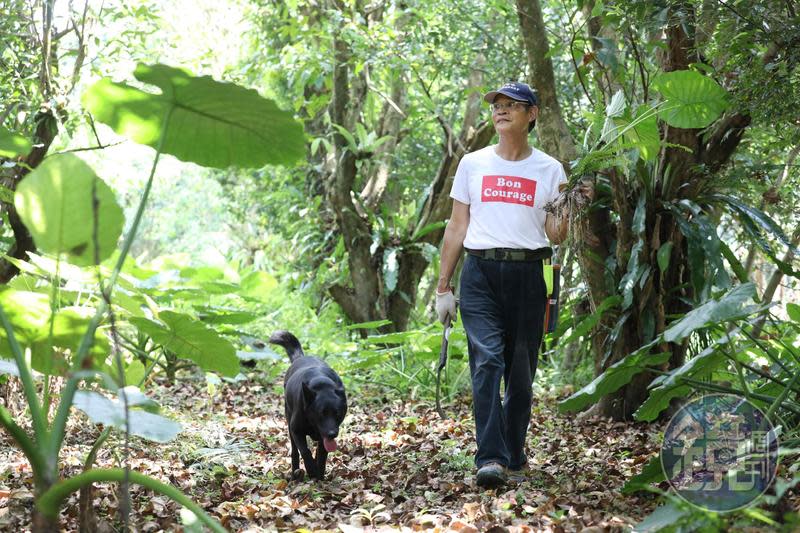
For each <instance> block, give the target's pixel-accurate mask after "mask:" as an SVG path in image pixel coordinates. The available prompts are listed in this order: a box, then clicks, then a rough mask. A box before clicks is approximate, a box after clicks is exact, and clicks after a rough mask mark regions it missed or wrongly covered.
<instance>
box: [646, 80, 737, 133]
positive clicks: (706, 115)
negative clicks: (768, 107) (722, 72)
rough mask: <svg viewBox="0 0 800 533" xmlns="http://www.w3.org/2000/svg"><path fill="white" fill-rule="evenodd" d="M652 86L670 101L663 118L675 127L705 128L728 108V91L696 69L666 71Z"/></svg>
mask: <svg viewBox="0 0 800 533" xmlns="http://www.w3.org/2000/svg"><path fill="white" fill-rule="evenodd" d="M652 86H653V88H654V89H655V90H657V91H658V92H660V93H661V95H662V96H663V97H664V98H665V99H666V100H667V101H666V104H665V105H664V111H663V112H662V114H661V117H662V118H663V119H664V122H666V123H667V124H669V125H670V126H673V127H675V128H705V127H706V126H708V125H710V124H711V123H712V122H714V121H715V120H716V119H717V118H718V117H719V116H720V115H721V114H722V112H723V111H725V109H726V108H727V107H728V97H727V96H728V93H727V92H726V91H725V89H723V88H722V87H720V85H719V84H718V83H717V82H716V81H714V80H712V79H711V78H709V77H707V76H703V75H702V74H699V73H697V72H695V71H693V70H676V71H673V72H665V73H663V74H661V75H659V76H658V77H657V78H656V79H655V80H653V85H652Z"/></svg>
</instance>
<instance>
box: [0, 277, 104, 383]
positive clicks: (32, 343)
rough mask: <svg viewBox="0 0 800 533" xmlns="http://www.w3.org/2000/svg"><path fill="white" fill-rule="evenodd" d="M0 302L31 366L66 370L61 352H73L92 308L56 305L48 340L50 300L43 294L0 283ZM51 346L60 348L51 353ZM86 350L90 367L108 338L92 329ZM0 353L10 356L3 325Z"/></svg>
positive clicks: (97, 361) (98, 364)
mask: <svg viewBox="0 0 800 533" xmlns="http://www.w3.org/2000/svg"><path fill="white" fill-rule="evenodd" d="M0 305H2V306H3V310H4V311H5V313H6V315H7V316H8V319H9V321H10V322H11V324H12V326H13V328H14V335H15V336H16V338H17V341H18V342H19V343H20V346H21V347H22V348H23V349H26V348H28V349H30V351H31V366H32V367H33V368H34V369H35V370H38V371H40V372H45V371H47V372H48V373H58V374H62V375H63V374H64V373H66V371H67V367H68V365H67V362H66V361H65V360H64V359H63V357H62V355H61V353H63V352H64V351H65V350H69V351H70V353H75V352H76V351H77V350H78V346H79V345H80V342H81V340H82V338H83V335H84V333H85V332H86V329H87V327H88V326H89V322H90V320H91V317H92V316H93V314H94V313H93V311H94V310H93V309H90V308H86V307H65V308H63V309H60V310H59V311H58V313H57V314H56V316H55V317H54V319H53V336H52V343H51V337H50V313H51V311H50V301H49V299H48V297H47V295H46V294H42V293H38V292H29V291H17V290H14V289H10V288H7V287H4V288H2V289H0ZM53 347H56V348H60V350H59V351H58V355H56V354H54V352H53V350H52V348H53ZM89 353H90V354H91V355H92V359H91V360H92V361H93V362H94V363H95V364H94V367H95V368H99V367H101V366H102V363H103V362H104V361H105V359H106V357H107V355H108V353H109V345H108V338H107V337H106V335H105V334H104V333H103V332H102V331H101V330H98V331H96V332H95V336H94V342H93V343H92V347H91V348H90V351H89ZM0 357H2V358H7V359H11V358H13V355H12V352H11V347H10V346H9V344H8V337H7V336H6V332H5V330H4V329H3V328H0Z"/></svg>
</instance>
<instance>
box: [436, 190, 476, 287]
mask: <svg viewBox="0 0 800 533" xmlns="http://www.w3.org/2000/svg"><path fill="white" fill-rule="evenodd" d="M468 225H469V205H467V204H464V203H461V202H459V201H458V200H453V211H452V212H451V214H450V221H449V222H448V223H447V227H446V228H445V230H444V242H443V244H442V255H441V261H440V263H439V283H438V284H437V285H436V292H438V293H440V294H441V293H443V292H446V291H448V290H450V278H451V277H453V271H454V270H455V269H456V264H458V259H459V258H460V257H461V251H462V250H463V247H464V238H465V237H466V236H467V226H468Z"/></svg>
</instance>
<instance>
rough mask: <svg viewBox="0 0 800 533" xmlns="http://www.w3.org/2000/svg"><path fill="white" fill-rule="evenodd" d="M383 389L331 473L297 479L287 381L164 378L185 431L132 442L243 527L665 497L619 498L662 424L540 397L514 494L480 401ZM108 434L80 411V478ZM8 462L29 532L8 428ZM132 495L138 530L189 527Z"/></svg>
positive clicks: (592, 517)
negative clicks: (478, 442) (616, 419)
mask: <svg viewBox="0 0 800 533" xmlns="http://www.w3.org/2000/svg"><path fill="white" fill-rule="evenodd" d="M377 394H378V393H377V392H375V391H374V390H370V391H362V398H363V396H368V397H370V400H369V401H364V400H363V399H361V398H359V397H357V396H356V395H354V394H351V395H350V410H349V412H348V415H347V418H346V419H345V423H344V425H343V427H342V431H341V433H340V438H339V439H338V441H339V450H338V451H337V452H335V453H332V454H331V455H330V456H329V462H328V478H327V479H326V480H325V481H323V482H321V483H315V482H309V481H303V482H288V481H287V477H288V472H289V466H290V458H289V444H288V435H287V431H286V428H285V422H284V418H283V399H282V397H281V396H280V394H279V392H278V391H276V390H275V387H273V386H272V385H265V384H263V383H262V384H259V383H257V382H255V381H253V380H248V381H244V382H239V383H234V384H229V385H226V386H224V387H222V388H221V390H220V391H219V392H218V393H217V394H216V395H214V396H213V397H209V395H208V392H207V390H206V384H205V382H204V381H202V380H182V381H180V382H179V383H178V384H176V385H173V386H168V384H167V383H164V382H161V383H159V384H157V385H156V386H155V387H153V388H152V389H151V392H150V395H151V396H153V397H155V398H156V399H157V400H159V401H160V402H161V405H162V412H164V413H165V414H167V415H169V416H171V417H173V418H175V419H177V420H179V421H180V422H181V423H182V424H183V426H184V431H183V432H182V433H181V434H180V435H179V436H178V439H177V440H176V441H174V442H172V443H169V444H166V445H151V444H149V443H146V442H144V441H142V440H141V439H138V438H133V439H132V440H131V442H132V448H131V466H132V468H133V469H135V470H137V471H140V472H142V473H145V474H148V475H151V476H154V477H156V478H158V479H160V480H162V481H164V482H166V483H172V484H174V485H176V486H178V487H179V488H181V489H182V490H183V491H184V492H185V493H187V494H188V495H190V496H191V497H192V498H193V499H194V500H195V501H197V502H199V503H200V504H201V505H202V506H203V507H204V508H205V509H206V510H207V511H208V512H209V513H210V514H212V515H214V516H215V517H217V518H218V519H220V520H221V522H222V524H223V525H225V527H227V528H228V529H229V530H231V531H262V530H267V531H273V530H292V531H293V530H296V529H302V528H304V529H307V530H312V531H317V530H340V531H343V532H344V533H348V532H349V531H355V530H360V529H361V528H365V527H370V526H372V527H374V528H375V529H383V528H392V529H395V528H403V529H406V530H424V529H436V530H440V531H441V530H447V529H450V530H457V531H461V532H462V533H467V532H473V531H487V530H490V529H492V527H493V526H500V527H503V528H507V529H508V530H511V531H586V532H590V531H594V532H596V531H621V530H622V529H623V527H625V526H632V525H633V524H635V523H637V522H638V521H639V520H641V519H642V518H643V517H644V516H645V515H647V514H648V513H649V512H651V511H652V509H653V508H654V507H655V505H656V501H655V499H654V497H653V496H651V495H649V494H641V495H633V496H627V495H622V494H620V492H619V491H620V488H621V487H622V485H623V484H624V482H625V480H626V479H628V478H630V477H631V476H633V475H634V474H636V473H638V471H639V470H640V468H641V465H642V463H644V462H645V461H646V460H647V459H649V457H650V456H651V455H652V453H653V452H654V451H655V450H657V449H658V445H659V444H658V442H657V437H658V435H657V428H656V427H655V426H652V427H650V428H648V427H647V426H645V425H643V424H637V425H633V424H624V423H613V422H610V421H607V420H587V421H582V422H576V420H575V417H574V416H564V415H560V414H558V412H557V409H556V404H555V399H552V398H537V399H536V400H535V406H534V410H533V418H532V422H531V429H530V431H529V440H528V449H529V461H530V466H531V473H530V475H529V476H528V478H527V479H526V480H525V481H523V482H521V483H519V484H514V485H509V486H508V487H506V488H505V489H502V490H497V491H478V490H477V488H476V487H475V483H474V475H475V469H474V467H473V465H472V456H473V453H474V450H475V444H474V437H473V434H472V432H473V423H472V417H471V412H470V406H469V404H468V403H466V402H462V403H459V404H457V405H447V406H446V410H447V411H448V415H449V416H451V417H452V418H451V419H448V420H441V419H440V418H439V415H438V414H437V413H436V411H435V410H434V409H433V408H432V406H431V405H430V403H423V402H417V401H408V402H399V401H394V400H393V401H389V400H383V399H381V398H380V397H379V396H377ZM98 433H99V432H98V429H97V427H95V426H94V425H92V424H90V423H88V420H87V419H86V418H85V417H84V416H83V415H82V414H78V415H76V416H74V417H73V423H72V425H71V428H70V432H69V435H68V438H67V442H66V446H65V450H64V454H63V455H62V458H63V463H64V465H65V468H66V470H67V471H68V473H69V474H75V473H78V472H79V471H80V469H81V468H82V466H81V465H82V463H83V460H84V458H85V456H86V454H87V453H88V451H89V448H90V446H91V443H92V442H93V441H94V439H95V438H96V436H97V435H98ZM121 454H122V444H121V439H120V436H119V435H116V436H114V437H112V439H110V440H109V442H107V443H106V445H105V446H104V447H103V449H102V451H101V452H100V455H99V457H98V463H99V465H100V466H114V464H115V462H116V461H118V460H119V459H120V457H121ZM0 464H6V465H9V469H8V472H9V473H8V474H7V476H6V478H5V479H2V480H0V529H2V530H4V531H10V530H23V529H25V528H29V527H30V508H31V505H32V495H31V492H30V491H31V490H32V485H31V478H30V469H29V467H28V466H27V463H26V462H25V461H24V459H23V457H22V455H21V454H20V453H18V452H16V450H14V449H12V448H10V443H9V440H8V438H7V437H6V435H5V434H4V433H2V434H0ZM3 470H6V469H5V468H4V469H3ZM132 497H133V513H132V516H131V523H132V526H133V527H134V528H135V530H137V531H159V530H164V531H173V530H176V529H178V528H179V527H180V526H179V524H180V523H181V522H180V517H179V511H180V509H179V506H178V505H177V504H175V503H174V502H172V501H170V500H168V499H167V498H165V497H162V496H158V495H155V494H153V493H150V492H148V491H146V490H144V489H142V488H140V487H133V488H132ZM117 501H118V499H117V496H116V494H115V492H114V489H113V486H112V485H97V486H96V487H95V495H94V507H95V510H96V513H97V520H98V524H99V528H100V529H99V531H113V530H114V529H112V528H111V527H110V526H112V525H113V526H114V527H117V525H118V524H117V523H116V519H115V518H114V517H115V513H116V510H117ZM64 509H65V510H64V511H63V512H62V527H65V528H66V529H67V530H70V531H72V530H77V512H78V503H77V494H76V495H73V497H72V498H71V499H70V501H69V503H68V504H67V505H66V506H65V508H64ZM497 530H498V531H499V530H500V529H497Z"/></svg>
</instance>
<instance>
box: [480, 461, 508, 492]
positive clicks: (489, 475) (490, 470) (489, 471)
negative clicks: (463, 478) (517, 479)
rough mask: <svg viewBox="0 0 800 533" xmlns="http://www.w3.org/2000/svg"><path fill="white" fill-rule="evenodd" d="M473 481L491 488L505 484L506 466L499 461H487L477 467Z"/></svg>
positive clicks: (483, 486)
mask: <svg viewBox="0 0 800 533" xmlns="http://www.w3.org/2000/svg"><path fill="white" fill-rule="evenodd" d="M475 482H476V483H477V484H478V486H479V487H482V488H485V489H493V488H496V487H499V486H501V485H505V484H506V467H504V466H503V465H501V464H499V463H487V464H485V465H483V466H482V467H480V468H479V469H478V475H477V476H476V478H475Z"/></svg>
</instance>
